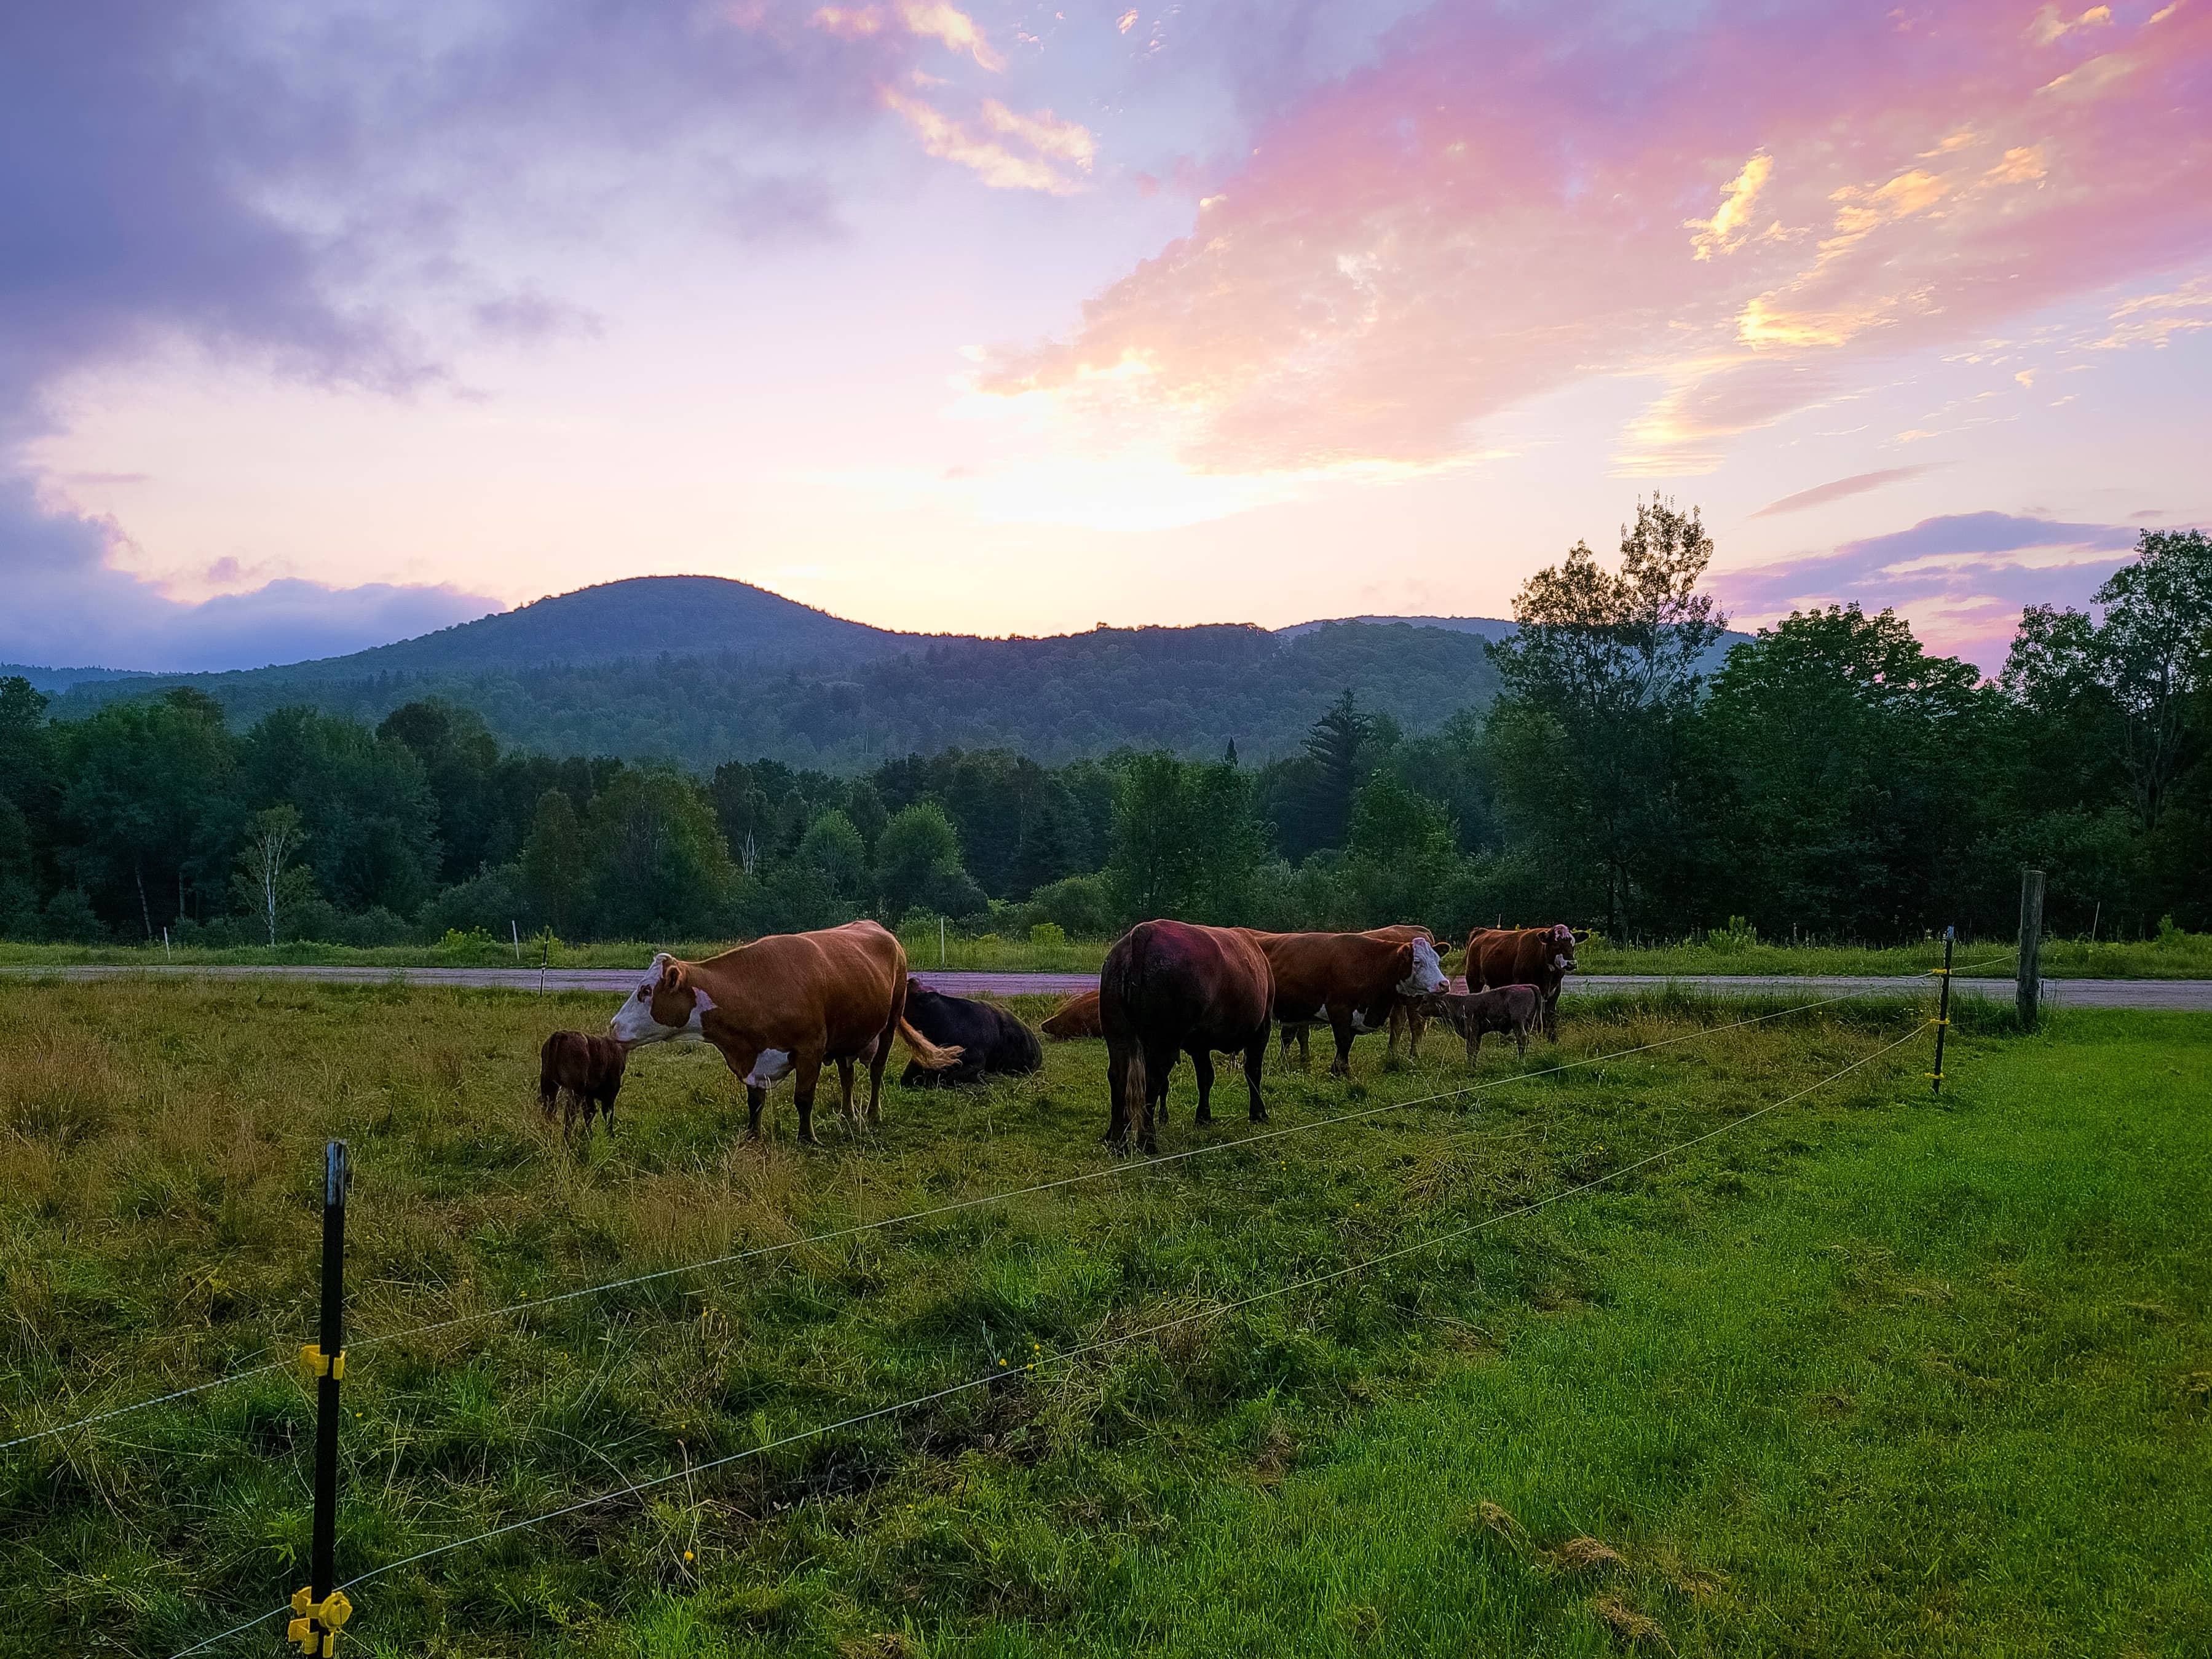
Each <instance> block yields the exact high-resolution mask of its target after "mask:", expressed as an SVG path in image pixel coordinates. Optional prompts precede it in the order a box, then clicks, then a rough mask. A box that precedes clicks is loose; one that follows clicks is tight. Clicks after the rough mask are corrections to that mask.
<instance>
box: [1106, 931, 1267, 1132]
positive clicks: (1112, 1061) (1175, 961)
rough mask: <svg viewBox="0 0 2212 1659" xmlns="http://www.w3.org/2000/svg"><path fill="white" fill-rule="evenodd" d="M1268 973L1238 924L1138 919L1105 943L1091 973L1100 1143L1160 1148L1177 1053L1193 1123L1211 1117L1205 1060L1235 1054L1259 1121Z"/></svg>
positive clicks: (1263, 1113) (1262, 1118) (1263, 1116)
mask: <svg viewBox="0 0 2212 1659" xmlns="http://www.w3.org/2000/svg"><path fill="white" fill-rule="evenodd" d="M1274 1006H1275V976H1274V973H1273V969H1270V968H1269V967H1268V966H1267V957H1266V956H1265V955H1263V954H1262V953H1261V950H1260V947H1259V945H1257V944H1256V943H1255V941H1254V939H1253V937H1252V935H1251V934H1250V933H1248V932H1246V931H1245V930H1243V928H1238V927H1199V926H1197V925H1196V924H1194V923H1192V922H1187V921H1140V922H1139V923H1138V924H1137V925H1136V926H1135V927H1132V928H1131V929H1130V930H1129V931H1128V932H1127V933H1124V934H1123V935H1122V936H1121V938H1120V939H1116V940H1115V943H1114V947H1113V948H1112V949H1111V950H1109V951H1107V953H1106V964H1105V966H1104V967H1103V969H1101V970H1100V972H1099V975H1098V1023H1099V1025H1100V1027H1101V1029H1102V1030H1103V1034H1104V1036H1105V1038H1106V1078H1107V1086H1108V1088H1109V1090H1110V1091H1111V1092H1112V1095H1113V1102H1114V1104H1113V1115H1112V1117H1111V1119H1110V1121H1109V1123H1108V1125H1107V1128H1106V1144H1107V1145H1108V1146H1112V1147H1115V1148H1116V1149H1119V1150H1123V1151H1126V1150H1127V1148H1128V1147H1129V1146H1130V1144H1131V1143H1132V1142H1134V1143H1135V1145H1136V1146H1139V1147H1140V1148H1141V1149H1143V1150H1144V1151H1145V1152H1158V1151H1159V1137H1158V1132H1157V1129H1156V1127H1155V1125H1156V1123H1157V1122H1158V1115H1164V1112H1165V1109H1166V1106H1167V1097H1168V1076H1169V1074H1170V1073H1171V1072H1173V1071H1174V1069H1175V1063H1176V1055H1177V1054H1188V1055H1189V1056H1190V1064H1191V1069H1192V1071H1193V1072H1194V1073H1196V1074H1197V1077H1198V1121H1199V1122H1200V1123H1209V1122H1212V1120H1213V1109H1212V1100H1211V1097H1212V1089H1213V1056H1214V1054H1216V1053H1223V1054H1238V1053H1241V1054H1243V1056H1244V1081H1245V1084H1246V1085H1247V1086H1248V1087H1249V1089H1250V1090H1251V1093H1252V1121H1254V1122H1255V1123H1264V1122H1266V1121H1267V1108H1266V1107H1265V1106H1263V1105H1261V1103H1260V1067H1261V1065H1262V1064H1263V1063H1264V1062H1265V1061H1266V1060H1267V1037H1268V1034H1269V1032H1270V1031H1271V1030H1273V1013H1274ZM1156 1114H1157V1115H1156Z"/></svg>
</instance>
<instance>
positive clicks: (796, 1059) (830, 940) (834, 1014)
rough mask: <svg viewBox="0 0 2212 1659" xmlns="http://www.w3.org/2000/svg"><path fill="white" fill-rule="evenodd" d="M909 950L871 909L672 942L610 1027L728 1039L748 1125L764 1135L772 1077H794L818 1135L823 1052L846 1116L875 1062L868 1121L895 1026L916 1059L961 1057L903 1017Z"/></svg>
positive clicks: (807, 1127)
mask: <svg viewBox="0 0 2212 1659" xmlns="http://www.w3.org/2000/svg"><path fill="white" fill-rule="evenodd" d="M906 998H907V976H906V952H905V951H904V950H902V948H901V947H900V945H899V942H898V939H897V937H896V935H895V934H892V933H889V932H887V931H885V930H884V928H883V927H878V925H877V924H876V923H874V922H872V921H853V922H848V923H846V925H845V926H844V927H827V928H823V929H822V930H821V931H820V932H818V933H780V934H773V935H771V936H770V937H769V938H767V939H755V940H754V941H753V942H752V943H751V944H750V945H739V946H738V948H737V949H736V950H734V951H723V952H722V954H721V955H720V956H718V957H708V959H707V960H706V961H704V962H678V960H677V959H676V958H675V957H671V956H670V955H669V954H668V953H667V952H666V951H661V952H660V953H659V955H657V956H655V957H653V966H652V967H651V968H650V969H647V971H646V975H645V977H644V978H643V979H641V980H640V981H638V985H637V989H636V990H635V992H634V993H632V994H630V995H629V996H628V997H625V998H624V999H623V1006H622V1007H621V1008H620V1009H619V1010H617V1012H616V1014H615V1017H614V1018H613V1019H611V1021H609V1022H608V1024H607V1035H608V1036H611V1037H613V1038H614V1039H615V1040H616V1041H617V1042H620V1043H621V1044H622V1045H623V1047H624V1048H636V1047H638V1046H639V1045H640V1044H641V1043H647V1042H669V1041H671V1040H673V1039H675V1038H678V1037H699V1038H702V1039H703V1040H704V1041H706V1042H711V1043H713V1044H714V1047H715V1048H718V1049H720V1051H721V1054H722V1060H723V1061H724V1063H725V1064H726V1065H727V1066H729V1068H730V1070H731V1072H732V1073H733V1074H734V1075H735V1076H737V1077H738V1079H741V1080H742V1081H743V1082H744V1085H745V1104H746V1107H747V1109H748V1112H749V1117H748V1121H747V1123H746V1127H745V1133H746V1134H747V1136H748V1137H749V1138H750V1139H756V1140H757V1139H759V1138H760V1121H761V1107H762V1106H763V1104H764V1103H766V1102H767V1099H768V1091H769V1085H770V1084H772V1083H775V1081H776V1080H777V1079H780V1078H781V1077H783V1076H785V1075H786V1074H787V1073H789V1074H792V1075H793V1076H794V1077H795V1079H796V1083H795V1089H796V1092H797V1096H798V1101H799V1139H800V1140H801V1141H802V1142H804V1143H805V1144H806V1145H807V1146H813V1145H815V1144H816V1143H815V1139H814V1088H815V1085H816V1083H817V1081H818V1080H819V1079H820V1077H821V1074H822V1066H823V1061H825V1060H835V1061H836V1062H837V1081H838V1085H839V1089H840V1091H841V1092H842V1095H843V1097H844V1105H845V1117H846V1121H848V1122H852V1121H855V1120H854V1114H853V1063H854V1061H855V1060H866V1062H867V1066H868V1121H869V1122H871V1123H877V1122H880V1121H882V1112H881V1109H880V1107H879V1102H880V1100H881V1098H882V1095H883V1086H884V1063H885V1062H886V1061H887V1060H890V1052H891V1038H892V1037H893V1036H897V1037H899V1038H901V1039H902V1040H903V1041H904V1042H905V1043H906V1046H907V1047H908V1048H909V1049H911V1050H912V1051H913V1053H914V1056H915V1059H916V1060H920V1061H921V1064H922V1065H923V1066H924V1067H926V1068H927V1069H928V1070H931V1071H941V1070H943V1069H945V1067H947V1066H951V1065H952V1064H953V1063H954V1062H956V1061H957V1060H959V1058H960V1050H959V1049H957V1048H940V1047H939V1046H938V1045H937V1044H936V1043H934V1042H931V1041H930V1040H929V1039H928V1038H927V1037H926V1036H922V1034H921V1032H919V1031H917V1030H915V1028H914V1026H913V1025H912V1024H910V1023H909V1022H908V1019H907V1017H906Z"/></svg>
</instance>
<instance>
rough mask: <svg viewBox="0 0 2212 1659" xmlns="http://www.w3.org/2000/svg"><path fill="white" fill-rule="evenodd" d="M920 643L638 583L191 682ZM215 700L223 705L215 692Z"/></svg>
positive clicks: (791, 602)
mask: <svg viewBox="0 0 2212 1659" xmlns="http://www.w3.org/2000/svg"><path fill="white" fill-rule="evenodd" d="M922 637H923V636H921V635H911V634H894V633H890V632H888V631H887V630H885V629H880V628H871V627H869V626H868V625H867V624H866V623H856V622H847V621H846V620H845V619H844V618H843V617H833V616H831V615H830V614H829V612H828V611H817V610H816V609H815V608H814V607H813V606H812V605H801V604H799V602H798V601H797V600H796V599H785V598H784V597H783V595H781V593H771V592H769V591H768V589H766V588H765V587H755V586H753V585H752V584H751V583H750V582H739V581H732V580H729V579H727V578H726V577H723V576H632V577H630V578H629V579H627V580H623V581H613V582H601V583H599V585H598V586H592V587H580V588H578V589H576V590H575V592H573V593H556V594H555V595H553V596H552V597H551V598H550V599H539V600H537V601H536V602H535V603H533V604H530V605H519V606H517V607H516V608H515V609H514V610H513V611H497V612H495V613H494V614H493V615H491V616H489V617H477V619H476V620H475V621H474V622H466V623H456V624H455V625H454V626H453V627H451V628H441V629H439V630H438V631H437V632H436V633H435V634H424V635H419V636H418V637H416V638H415V639H411V640H401V641H398V643H397V644H393V645H380V646H376V647H372V648H371V649H369V650H367V651H356V652H355V653H352V654H351V655H349V656H343V657H325V658H323V659H320V660H319V661H314V662H301V663H288V664H285V665H283V666H281V667H276V668H258V669H248V670H242V671H240V672H238V673H236V674H222V675H196V676H193V677H191V678H192V679H193V681H194V683H195V684H208V686H209V689H210V690H214V689H215V687H214V685H213V684H210V682H222V681H231V680H241V679H247V678H261V679H267V678H270V677H277V678H283V679H285V680H288V681H297V680H301V679H310V678H313V679H347V680H351V679H363V678H373V677H374V676H377V675H380V674H459V675H474V674H483V673H487V672H489V671H493V670H495V669H502V668H505V669H516V668H538V667H543V666H544V665H546V664H549V663H567V664H570V665H586V664H591V663H605V662H623V661H627V660H628V659H631V658H634V657H653V656H662V655H666V656H673V657H702V656H726V655H739V656H744V657H750V658H754V659H760V658H775V659H779V660H786V661H789V660H796V659H800V658H812V657H830V656H852V655H855V654H860V655H881V654H882V653H884V652H885V651H890V650H898V649H901V648H902V647H906V646H908V645H917V644H920V643H921V639H922ZM217 695H220V693H219V692H218V693H217Z"/></svg>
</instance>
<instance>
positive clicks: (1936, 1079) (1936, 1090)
mask: <svg viewBox="0 0 2212 1659" xmlns="http://www.w3.org/2000/svg"><path fill="white" fill-rule="evenodd" d="M1953 931H1954V930H1953V929H1951V928H1948V927H1946V928H1945V929H1944V930H1943V965H1942V967H1941V968H1939V969H1936V972H1938V973H1940V974H1941V975H1943V991H1942V997H1941V998H1940V999H1939V1000H1938V1003H1937V1006H1936V1069H1935V1070H1934V1071H1933V1072H1930V1073H1929V1074H1928V1075H1929V1082H1930V1084H1931V1085H1933V1086H1931V1087H1930V1088H1929V1093H1930V1094H1936V1095H1940V1094H1942V1092H1943V1037H1944V1034H1945V1033H1946V1032H1948V1030H1950V1029H1951V936H1952V933H1953Z"/></svg>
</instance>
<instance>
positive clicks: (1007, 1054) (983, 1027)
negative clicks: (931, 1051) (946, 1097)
mask: <svg viewBox="0 0 2212 1659" xmlns="http://www.w3.org/2000/svg"><path fill="white" fill-rule="evenodd" d="M906 1017H907V1018H908V1019H909V1020H911V1021H912V1022H913V1023H914V1029H915V1030H917V1031H919V1032H921V1034H922V1036H926V1037H927V1038H928V1039H929V1040H930V1041H931V1042H934V1043H936V1044H937V1045H938V1046H939V1047H940V1048H951V1050H952V1051H953V1052H954V1053H956V1054H958V1055H959V1056H960V1058H959V1059H957V1060H955V1061H954V1062H953V1063H952V1064H951V1066H944V1067H941V1068H939V1069H937V1070H934V1071H933V1070H932V1069H930V1068H929V1067H928V1066H924V1065H923V1064H922V1063H921V1061H920V1060H908V1062H907V1067H906V1075H905V1076H903V1077H902V1078H901V1079H899V1081H900V1082H901V1083H902V1084H903V1085H906V1086H907V1087H908V1088H909V1089H915V1088H921V1089H935V1088H939V1087H952V1086H957V1085H962V1084H969V1083H981V1081H982V1080H983V1079H985V1078H986V1077H988V1076H990V1075H992V1074H994V1073H996V1074H997V1075H999V1076H1001V1077H1026V1076H1028V1075H1029V1073H1031V1072H1034V1071H1037V1070H1039V1069H1041V1068H1042V1066H1043V1065H1044V1050H1043V1049H1042V1048H1039V1047H1038V1046H1037V1040H1036V1032H1035V1031H1032V1030H1030V1028H1029V1027H1028V1026H1026V1025H1024V1024H1022V1023H1021V1021H1019V1020H1018V1019H1016V1018H1014V1017H1013V1016H1012V1014H1010V1013H1008V1012H1006V1010H1005V1009H1003V1008H994V1007H993V1006H991V1005H990V1004H989V1003H987V1002H975V1001H971V1000H969V999H968V998H966V997H949V996H946V995H945V994H944V993H942V992H941V991H927V990H924V989H923V988H922V987H921V982H920V981H916V980H911V979H910V980H908V981H907V989H906Z"/></svg>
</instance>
